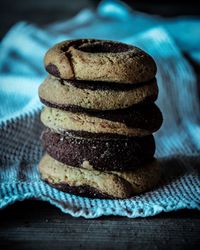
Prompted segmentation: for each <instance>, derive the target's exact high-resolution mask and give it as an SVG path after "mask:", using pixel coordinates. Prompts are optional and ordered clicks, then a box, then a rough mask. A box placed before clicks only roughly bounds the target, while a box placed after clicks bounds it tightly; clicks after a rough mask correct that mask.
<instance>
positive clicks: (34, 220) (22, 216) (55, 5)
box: [0, 0, 200, 250]
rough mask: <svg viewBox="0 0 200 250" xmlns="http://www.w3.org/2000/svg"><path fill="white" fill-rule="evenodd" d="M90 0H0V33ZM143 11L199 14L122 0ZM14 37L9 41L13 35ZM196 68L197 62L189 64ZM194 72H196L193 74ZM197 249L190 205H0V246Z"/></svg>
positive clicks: (185, 6)
mask: <svg viewBox="0 0 200 250" xmlns="http://www.w3.org/2000/svg"><path fill="white" fill-rule="evenodd" d="M98 2H99V1H94V0H85V1H84V0H73V1H72V0H70V1H69V0H1V2H0V17H1V25H0V39H1V38H2V37H3V36H4V35H5V33H6V32H7V31H8V29H9V28H10V27H11V26H12V25H13V24H15V23H16V22H18V21H23V20H24V21H29V22H33V23H35V24H39V25H45V24H48V23H49V22H54V21H58V20H66V19H67V18H70V17H72V16H73V15H74V14H76V13H78V12H79V11H80V10H81V9H82V8H85V7H91V8H95V7H96V5H97V4H98ZM125 2H127V3H129V4H130V5H131V6H132V7H133V8H135V9H137V10H140V11H144V12H147V13H152V14H157V15H161V16H167V17H173V16H179V15H196V16H199V17H200V3H194V1H187V2H186V3H183V2H182V3H181V2H180V3H177V2H175V1H174V2H172V1H171V2H170V1H162V3H161V1H144V0H143V1H141V0H140V1H139V0H135V1H134V0H133V1H125ZM13 42H14V41H13ZM194 66H195V69H196V72H197V73H198V74H199V73H200V69H199V66H198V65H194ZM199 75H200V74H199ZM42 247H43V248H45V249H75V248H76V249H77V248H79V249H112V248H115V249H151V250H153V249H176V250H177V249H189V248H191V249H200V214H199V212H198V211H195V210H182V211H177V212H172V213H167V214H166V213H162V214H160V215H158V216H155V217H150V218H144V219H128V218H121V217H101V218H98V219H96V220H85V219H83V218H73V217H71V216H70V215H66V214H63V213H62V212H61V211H60V210H59V209H57V208H55V207H53V206H51V205H50V204H48V203H45V202H40V201H25V202H21V203H20V202H18V203H16V204H14V205H12V206H9V207H8V208H6V209H4V210H2V211H0V249H5V248H9V249H36V248H37V249H40V248H42Z"/></svg>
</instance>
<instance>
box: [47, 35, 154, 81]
mask: <svg viewBox="0 0 200 250" xmlns="http://www.w3.org/2000/svg"><path fill="white" fill-rule="evenodd" d="M44 64H45V68H46V70H47V71H48V72H49V73H50V74H51V75H54V76H56V77H59V78H62V79H76V80H90V81H108V82H119V83H124V84H134V83H138V82H145V81H148V80H151V79H153V78H154V76H155V74H156V64H155V62H154V60H153V58H152V57H151V56H149V55H148V54H147V53H146V52H144V51H143V50H141V49H139V48H137V47H135V46H132V45H127V44H123V43H119V42H114V41H106V40H95V39H79V40H68V41H64V42H61V43H58V44H56V45H55V46H53V47H52V48H50V49H49V50H48V51H47V53H46V55H45V59H44ZM94 84H95V82H94Z"/></svg>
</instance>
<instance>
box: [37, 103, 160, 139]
mask: <svg viewBox="0 0 200 250" xmlns="http://www.w3.org/2000/svg"><path fill="white" fill-rule="evenodd" d="M139 109H140V110H138V112H137V111H135V112H134V109H133V110H128V111H125V112H124V113H123V114H121V115H120V114H119V113H118V112H113V114H110V116H109V114H103V113H99V114H97V113H96V115H97V116H94V115H93V114H85V113H74V112H68V111H63V110H60V109H55V108H49V107H45V108H44V109H43V111H42V113H41V121H42V123H43V124H44V125H45V126H46V127H48V128H50V129H52V130H54V131H56V132H58V133H63V132H66V131H73V130H74V131H85V132H90V133H105V134H116V135H117V134H118V135H126V136H130V137H133V136H145V135H150V134H152V133H153V132H154V131H156V130H157V129H158V128H159V127H160V125H161V123H162V115H161V113H160V112H159V110H158V109H157V108H156V107H155V106H152V107H151V108H150V109H149V112H150V111H153V110H154V114H152V119H151V118H150V117H149V114H148V112H145V109H142V108H141V107H140V108H139ZM142 114H143V115H144V114H145V116H144V117H143V116H142ZM148 122H149V124H148Z"/></svg>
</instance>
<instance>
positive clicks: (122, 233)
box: [0, 201, 200, 250]
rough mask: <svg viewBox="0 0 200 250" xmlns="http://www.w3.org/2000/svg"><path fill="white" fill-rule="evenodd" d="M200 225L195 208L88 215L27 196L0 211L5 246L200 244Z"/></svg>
mask: <svg viewBox="0 0 200 250" xmlns="http://www.w3.org/2000/svg"><path fill="white" fill-rule="evenodd" d="M199 225H200V215H199V212H198V211H195V210H194V211H189V210H183V211H178V212H173V213H165V214H164V213H163V214H161V215H158V216H155V217H150V218H144V219H128V218H122V217H110V216H109V217H101V218H99V219H93V220H86V219H84V218H73V217H71V216H70V215H66V214H63V213H62V212H61V211H60V210H59V209H57V208H55V207H53V206H51V205H49V204H48V203H46V202H40V201H24V202H19V203H16V204H14V205H12V206H10V207H8V208H6V209H4V210H2V211H1V212H0V249H4V248H2V246H3V247H7V248H8V247H10V246H12V248H10V249H13V248H14V249H36V248H38V247H39V249H40V248H42V247H43V248H44V249H56V250H58V249H77V248H78V249H113V248H114V249H141V250H142V249H150V250H153V249H168V250H169V249H176V250H178V249H198V247H200V238H199V237H200V226H199Z"/></svg>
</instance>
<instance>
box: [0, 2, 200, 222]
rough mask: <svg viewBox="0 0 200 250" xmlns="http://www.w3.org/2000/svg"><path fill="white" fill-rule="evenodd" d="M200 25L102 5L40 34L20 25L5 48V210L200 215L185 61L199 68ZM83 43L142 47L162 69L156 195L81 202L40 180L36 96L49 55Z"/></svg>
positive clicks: (193, 84) (1, 174)
mask: <svg viewBox="0 0 200 250" xmlns="http://www.w3.org/2000/svg"><path fill="white" fill-rule="evenodd" d="M199 27H200V20H199V19H193V18H186V17H181V18H173V19H164V18H161V17H157V16H150V15H147V14H143V13H140V12H136V11H133V10H131V9H130V8H129V7H128V6H126V5H125V4H123V3H121V2H120V1H108V0H107V1H102V2H101V3H100V4H99V6H98V7H97V9H96V10H91V9H85V10H82V11H81V12H80V13H79V14H78V15H77V16H75V17H73V18H72V19H70V20H67V21H65V22H58V23H54V24H51V25H48V26H46V27H43V28H39V27H36V26H34V25H32V24H28V23H26V22H20V23H17V24H16V25H15V26H14V27H12V28H11V30H10V31H9V32H8V33H7V35H6V36H5V37H4V39H3V40H2V42H1V44H0V103H1V105H0V138H1V139H0V208H4V207H6V206H7V205H9V204H12V203H14V202H15V201H19V200H25V199H32V198H35V199H38V200H43V201H48V202H49V203H51V204H53V205H55V206H57V207H58V208H60V209H61V210H62V211H63V212H64V213H68V214H71V215H73V216H76V217H77V216H83V217H85V218H96V217H99V216H102V215H120V216H128V217H131V218H135V217H145V216H153V215H155V214H158V213H160V212H162V211H165V212H168V211H173V210H178V209H183V208H188V209H195V208H196V209H200V179H199V172H200V171H199V169H200V156H199V152H200V126H199V121H200V107H199V99H198V95H197V94H198V89H197V79H196V76H195V74H194V71H193V68H192V67H191V65H190V64H189V63H188V61H187V60H186V59H185V57H184V56H183V54H186V53H187V55H188V56H189V57H190V58H191V59H192V60H194V61H195V62H196V63H200V47H199V44H200V29H199ZM81 37H93V38H101V39H113V40H119V41H122V42H126V43H130V44H134V45H137V46H138V47H141V48H142V49H144V50H146V51H147V52H148V53H149V54H151V55H152V56H153V57H154V59H155V60H156V63H157V65H158V73H157V80H158V85H159V98H158V101H157V103H158V105H159V107H160V108H161V110H162V112H163V115H164V123H163V126H162V128H161V130H160V131H159V132H158V133H156V134H155V139H156V144H157V150H156V157H157V158H158V159H159V162H160V164H161V167H162V179H161V182H160V184H159V186H158V187H157V188H155V189H154V190H152V191H149V192H146V193H145V194H141V195H137V196H135V197H133V198H130V199H125V200H118V199H116V200H100V199H89V198H81V197H78V196H75V195H70V194H66V193H63V192H61V191H58V190H56V189H54V188H51V187H49V186H48V185H46V184H45V183H43V182H42V181H41V180H40V179H39V176H38V172H37V164H38V162H39V159H40V158H41V156H42V154H43V153H44V152H43V149H42V147H41V142H40V139H39V137H40V133H41V130H42V125H41V123H40V120H39V113H40V111H41V108H42V105H41V103H40V102H39V98H38V94H37V89H38V86H39V84H40V83H41V82H42V80H43V79H44V78H45V76H46V75H47V74H46V73H45V71H44V67H43V62H42V61H43V57H44V53H45V52H46V50H47V49H48V48H49V47H50V46H52V45H53V44H55V43H57V42H59V41H62V40H65V39H74V38H81Z"/></svg>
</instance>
